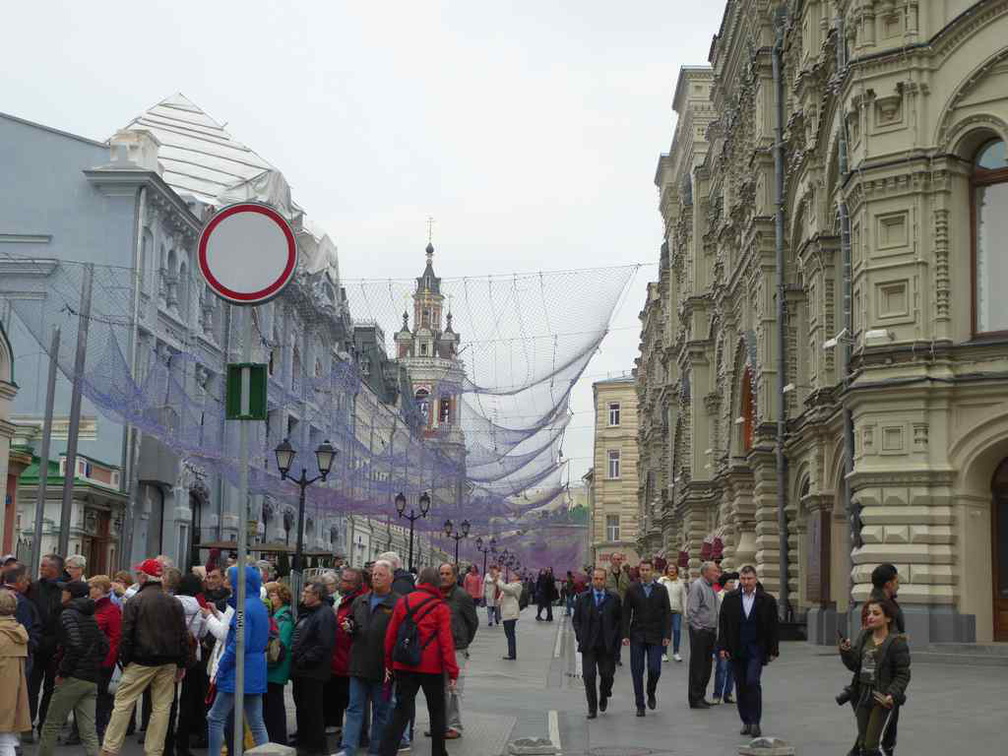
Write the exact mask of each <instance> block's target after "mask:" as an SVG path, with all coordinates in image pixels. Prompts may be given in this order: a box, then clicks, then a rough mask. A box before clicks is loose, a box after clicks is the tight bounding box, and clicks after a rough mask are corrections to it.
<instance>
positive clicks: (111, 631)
mask: <svg viewBox="0 0 1008 756" xmlns="http://www.w3.org/2000/svg"><path fill="white" fill-rule="evenodd" d="M94 617H95V622H97V623H98V629H99V630H101V631H102V632H103V633H104V634H105V637H106V638H107V639H108V643H109V650H108V653H107V654H106V655H105V659H104V660H103V661H102V667H103V668H104V669H108V668H109V667H111V666H112V665H114V664H115V663H116V659H117V658H119V639H120V638H121V637H122V610H121V609H120V608H119V607H118V606H116V605H115V604H113V603H112V599H111V598H110V597H108V596H102V597H101V598H100V599H98V600H97V601H95V610H94Z"/></svg>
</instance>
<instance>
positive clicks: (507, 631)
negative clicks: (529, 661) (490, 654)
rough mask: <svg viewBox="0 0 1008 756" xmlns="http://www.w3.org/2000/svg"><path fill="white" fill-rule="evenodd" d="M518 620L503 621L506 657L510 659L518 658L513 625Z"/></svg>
mask: <svg viewBox="0 0 1008 756" xmlns="http://www.w3.org/2000/svg"><path fill="white" fill-rule="evenodd" d="M516 624H518V620H504V635H505V636H507V650H508V656H509V657H511V658H512V659H516V658H518V640H517V636H516V635H515V625H516Z"/></svg>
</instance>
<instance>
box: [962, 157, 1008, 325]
mask: <svg viewBox="0 0 1008 756" xmlns="http://www.w3.org/2000/svg"><path fill="white" fill-rule="evenodd" d="M1006 157H1008V156H1006V154H1005V143H1004V142H1003V141H1001V140H1000V139H997V140H994V141H990V142H987V143H986V144H985V145H984V146H983V147H981V148H980V150H979V151H978V152H977V157H976V160H975V161H974V163H973V176H972V179H971V181H970V194H971V206H972V216H973V218H972V220H973V331H974V333H983V334H990V333H1008V299H1006V298H1005V297H1004V296H1003V294H1002V293H1001V287H1003V286H1004V281H1005V280H1006V279H1008V249H1006V247H1005V244H1006V242H1005V239H1008V159H1006Z"/></svg>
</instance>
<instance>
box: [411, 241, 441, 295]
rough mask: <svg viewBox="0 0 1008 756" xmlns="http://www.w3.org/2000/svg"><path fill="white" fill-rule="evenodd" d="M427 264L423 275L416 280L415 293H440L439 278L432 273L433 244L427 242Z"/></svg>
mask: <svg viewBox="0 0 1008 756" xmlns="http://www.w3.org/2000/svg"><path fill="white" fill-rule="evenodd" d="M426 252H427V266H426V267H425V268H424V272H423V275H421V276H420V278H418V279H417V280H416V283H417V294H426V293H429V294H436V295H438V296H440V294H441V279H440V278H438V277H437V275H436V274H435V273H434V245H433V244H431V243H430V242H428V243H427V249H426Z"/></svg>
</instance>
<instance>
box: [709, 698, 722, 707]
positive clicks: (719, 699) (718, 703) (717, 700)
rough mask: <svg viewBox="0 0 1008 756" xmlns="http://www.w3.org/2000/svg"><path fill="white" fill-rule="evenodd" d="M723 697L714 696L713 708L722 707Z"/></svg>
mask: <svg viewBox="0 0 1008 756" xmlns="http://www.w3.org/2000/svg"><path fill="white" fill-rule="evenodd" d="M720 705H721V696H714V700H712V701H711V706H720Z"/></svg>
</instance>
